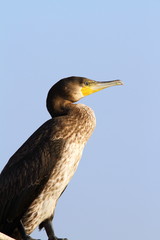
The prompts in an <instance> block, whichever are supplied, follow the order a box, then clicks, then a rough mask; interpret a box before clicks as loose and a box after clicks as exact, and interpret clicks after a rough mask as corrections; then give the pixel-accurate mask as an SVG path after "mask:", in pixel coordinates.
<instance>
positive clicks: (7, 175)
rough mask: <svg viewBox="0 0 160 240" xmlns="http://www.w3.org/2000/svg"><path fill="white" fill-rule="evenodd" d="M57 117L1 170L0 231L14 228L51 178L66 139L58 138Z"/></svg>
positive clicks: (45, 125) (44, 126)
mask: <svg viewBox="0 0 160 240" xmlns="http://www.w3.org/2000/svg"><path fill="white" fill-rule="evenodd" d="M57 121H58V120H57V119H56V120H55V119H51V120H49V121H47V122H46V123H44V124H43V125H42V126H41V127H40V128H39V129H38V130H37V131H36V132H35V133H34V134H33V135H32V136H31V137H30V138H29V139H28V140H27V141H26V142H25V143H24V144H23V145H22V146H21V147H20V148H19V149H18V150H17V152H16V153H15V154H14V155H13V156H12V157H11V158H10V160H9V161H8V163H7V164H6V166H5V167H4V169H3V171H2V172H1V175H0V231H2V232H4V231H7V232H9V231H10V232H11V231H13V228H14V227H15V225H16V223H17V221H19V220H20V219H21V218H22V216H23V214H24V213H25V211H26V210H27V208H28V207H29V206H30V204H31V203H32V201H33V200H34V199H35V198H36V196H38V194H40V192H41V191H42V189H43V187H44V185H45V183H46V182H47V180H48V179H49V176H50V174H51V172H52V170H53V168H54V166H55V164H56V161H57V159H58V155H59V153H60V152H61V148H63V142H64V141H65V140H64V139H63V138H58V139H57V138H56V133H57V132H58V131H59V128H60V127H61V126H60V124H57ZM57 126H59V127H57ZM9 228H10V229H9Z"/></svg>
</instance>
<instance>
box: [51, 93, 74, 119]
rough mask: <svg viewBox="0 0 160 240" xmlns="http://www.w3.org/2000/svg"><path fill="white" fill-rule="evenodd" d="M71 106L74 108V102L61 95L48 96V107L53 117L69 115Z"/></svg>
mask: <svg viewBox="0 0 160 240" xmlns="http://www.w3.org/2000/svg"><path fill="white" fill-rule="evenodd" d="M71 108H74V104H72V103H71V102H70V101H68V100H65V99H63V98H62V97H60V96H56V95H55V96H54V97H53V96H52V98H51V99H50V98H49V97H48V98H47V109H48V112H49V113H50V115H51V116H52V118H53V117H57V116H63V115H67V114H68V112H69V110H70V109H71Z"/></svg>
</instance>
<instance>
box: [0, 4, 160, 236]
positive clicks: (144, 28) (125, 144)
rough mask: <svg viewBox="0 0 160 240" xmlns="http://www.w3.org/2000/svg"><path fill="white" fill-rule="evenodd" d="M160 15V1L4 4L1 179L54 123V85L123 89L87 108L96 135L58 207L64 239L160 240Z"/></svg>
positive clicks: (0, 9)
mask: <svg viewBox="0 0 160 240" xmlns="http://www.w3.org/2000/svg"><path fill="white" fill-rule="evenodd" d="M159 12H160V1H158V0H157V1H156V0H152V1H151V0H150V1H143V0H141V1H137V0H135V1H125V0H122V1H118V0H113V1H106V0H96V1H90V0H89V1H84V0H81V1H73V0H72V1H71V0H68V1H51V0H50V1H48V0H47V1H40V0H34V1H31V0H28V1H17V0H15V1H8V0H6V1H1V3H0V28H1V37H0V46H1V47H0V48H1V49H0V52H1V54H0V65H1V71H0V80H1V94H0V109H1V125H0V132H1V133H0V135H1V138H0V141H1V151H0V159H1V161H0V169H2V168H3V167H4V165H5V163H6V162H7V161H8V159H9V158H10V156H11V155H12V154H13V153H14V152H15V151H16V150H17V149H18V148H19V147H20V146H21V144H22V143H23V142H24V141H25V140H26V139H27V138H28V137H29V136H30V135H31V134H32V133H33V132H34V131H35V130H36V129H37V128H38V127H39V126H40V125H41V124H42V123H44V122H45V121H46V120H47V119H49V118H50V116H49V114H48V113H47V111H46V108H45V100H46V95H47V92H48V90H49V88H50V87H51V86H52V85H53V84H54V83H55V82H56V81H58V80H59V79H61V78H63V77H67V76H72V75H76V76H84V77H88V78H91V79H94V80H100V81H101V80H112V79H121V80H123V82H124V83H125V85H124V86H118V87H113V88H109V89H106V90H103V91H101V92H98V93H95V94H93V95H90V96H88V97H86V98H84V99H83V100H81V101H80V102H82V103H84V104H86V105H88V106H90V107H91V108H92V109H93V110H94V111H95V114H96V117H97V127H96V130H95V132H94V134H93V135H92V137H91V139H90V140H89V142H88V144H87V146H86V148H85V151H84V154H83V157H82V160H81V162H80V165H79V168H78V171H77V172H76V174H75V176H74V178H73V179H72V181H71V183H70V184H69V187H68V188H67V190H66V192H65V193H64V194H63V196H62V198H61V199H60V201H59V203H58V206H57V210H56V215H55V219H54V226H55V232H56V234H57V236H61V237H68V238H69V239H70V240H72V239H76V240H78V239H79V240H81V239H92V240H97V239H110V240H117V239H119V240H128V239H129V240H135V239H136V240H142V239H145V240H152V239H154V240H158V239H160V232H159V224H160V217H159V216H160V204H159V203H160V191H159V186H160V174H159V169H160V147H159V143H160V127H159V123H160V111H159V109H160V97H159V91H160V78H159V69H160V31H159V23H160V14H159ZM32 236H34V237H37V238H41V239H47V237H46V235H45V233H44V231H41V232H38V230H36V231H35V232H34V233H33V234H32Z"/></svg>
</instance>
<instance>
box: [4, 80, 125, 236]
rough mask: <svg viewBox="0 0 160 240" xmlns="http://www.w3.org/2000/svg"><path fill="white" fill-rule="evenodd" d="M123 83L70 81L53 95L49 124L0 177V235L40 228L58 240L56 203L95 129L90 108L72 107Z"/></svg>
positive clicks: (61, 83)
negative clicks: (0, 233)
mask: <svg viewBox="0 0 160 240" xmlns="http://www.w3.org/2000/svg"><path fill="white" fill-rule="evenodd" d="M121 84H122V82H121V81H119V80H115V81H109V82H96V81H92V80H89V79H86V78H82V77H70V78H66V79H62V80H60V81H59V82H57V83H56V84H55V85H54V86H53V87H52V88H51V89H50V91H49V93H48V97H47V109H48V111H49V113H50V114H51V116H52V118H51V119H50V120H48V121H47V122H45V123H44V124H43V125H42V126H41V127H40V128H39V129H38V130H37V131H36V132H34V133H33V135H32V136H31V137H30V138H29V139H28V140H27V141H26V142H25V143H24V144H23V145H22V146H21V147H20V148H19V149H18V151H17V152H16V153H15V154H14V155H13V156H12V157H11V158H10V159H9V161H8V163H7V164H6V166H5V167H4V169H3V171H2V172H1V175H0V232H3V233H5V234H8V235H9V236H12V237H15V238H16V239H23V240H28V239H31V238H30V237H29V236H28V235H29V234H30V233H31V232H32V231H33V230H34V229H35V228H36V227H37V226H39V228H40V229H41V228H43V227H44V228H45V230H46V233H47V235H48V239H49V240H57V239H60V238H57V237H56V236H55V234H54V231H53V228H52V226H51V220H52V218H53V215H54V209H55V207H56V203H57V200H58V199H59V197H60V196H61V194H62V193H63V191H64V190H65V188H66V186H67V185H68V183H69V181H70V179H71V178H72V176H73V174H74V173H75V171H76V169H77V166H78V163H79V161H80V158H81V155H82V152H83V148H84V146H85V144H86V142H87V140H88V139H89V137H90V136H91V134H92V132H93V130H94V128H95V124H96V121H95V116H94V112H93V110H92V109H90V108H89V107H87V106H85V105H83V104H73V102H76V101H78V100H79V99H81V98H82V97H84V96H86V95H89V94H91V93H93V92H96V91H99V90H101V89H103V88H106V87H109V86H114V85H121Z"/></svg>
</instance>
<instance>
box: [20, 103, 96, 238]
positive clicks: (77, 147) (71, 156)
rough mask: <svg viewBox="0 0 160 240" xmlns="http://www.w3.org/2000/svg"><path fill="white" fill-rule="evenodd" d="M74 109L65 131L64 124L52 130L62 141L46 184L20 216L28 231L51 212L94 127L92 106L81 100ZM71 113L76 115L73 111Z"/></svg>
mask: <svg viewBox="0 0 160 240" xmlns="http://www.w3.org/2000/svg"><path fill="white" fill-rule="evenodd" d="M75 111H76V114H77V115H76V121H75V120H74V121H72V114H70V116H69V119H70V122H71V124H72V125H71V126H68V125H67V121H66V123H65V121H64V122H63V124H66V128H68V130H67V131H65V130H64V129H65V126H63V128H61V129H62V131H58V130H57V132H56V133H55V134H54V137H55V138H56V139H60V138H62V136H63V138H64V139H65V142H64V144H63V149H62V151H61V154H60V158H59V159H58V160H57V162H56V164H55V166H54V168H53V171H52V173H51V176H50V178H49V180H48V182H47V184H46V185H45V187H44V189H43V190H42V192H41V194H40V195H39V196H38V198H36V199H35V200H34V201H33V202H32V204H31V206H30V207H29V209H28V211H27V212H26V214H25V216H24V217H23V219H22V221H23V224H24V227H25V230H26V233H27V234H30V233H31V232H32V231H33V230H34V229H35V228H36V227H37V225H39V224H40V223H41V222H42V221H44V220H45V219H47V218H49V217H51V216H52V215H53V212H54V209H55V206H56V203H57V200H58V198H59V197H60V195H61V193H62V192H63V190H64V189H65V187H66V186H67V185H68V183H69V181H70V179H71V178H72V176H73V175H74V173H75V171H76V169H77V167H78V164H79V161H80V159H81V155H82V152H83V149H84V146H85V144H86V142H87V140H88V138H89V137H90V135H91V134H92V132H93V130H94V127H95V124H96V121H95V116H94V112H93V111H92V109H90V108H89V107H87V106H85V105H82V104H76V109H75ZM72 113H73V111H72ZM73 116H74V117H75V113H74V114H73ZM74 119H75V118H74ZM63 131H64V133H63ZM56 134H57V135H56Z"/></svg>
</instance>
